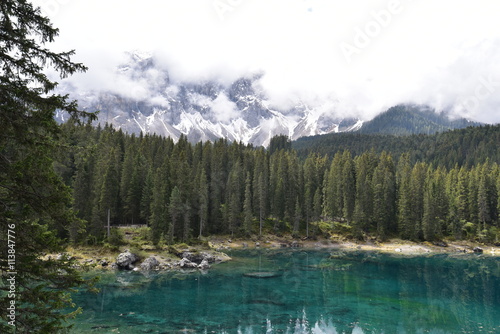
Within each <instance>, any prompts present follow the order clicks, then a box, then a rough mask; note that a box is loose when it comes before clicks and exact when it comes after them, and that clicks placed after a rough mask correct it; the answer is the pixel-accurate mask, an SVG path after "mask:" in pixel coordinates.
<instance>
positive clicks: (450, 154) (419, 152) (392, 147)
mask: <svg viewBox="0 0 500 334" xmlns="http://www.w3.org/2000/svg"><path fill="white" fill-rule="evenodd" d="M499 143H500V125H482V126H470V127H467V128H464V129H456V130H450V131H445V132H439V133H436V134H433V135H425V134H414V135H409V136H395V135H387V134H385V135H381V134H362V133H333V134H328V135H322V136H313V137H304V138H300V139H298V140H297V141H295V142H293V148H294V149H296V150H297V152H298V155H299V157H300V158H305V157H307V156H308V155H309V154H310V153H318V154H321V155H325V154H327V155H328V156H330V157H333V156H334V155H335V153H337V152H342V151H345V150H348V151H350V152H351V153H352V154H353V155H356V156H357V155H360V154H362V153H364V152H366V151H370V150H372V149H373V150H374V151H375V152H376V153H382V152H388V153H391V155H392V156H393V157H395V158H397V157H399V156H401V155H402V154H403V153H409V154H410V159H411V161H425V162H428V163H432V164H433V165H435V166H438V165H439V166H443V167H446V168H448V169H450V168H453V167H454V166H455V165H458V166H466V167H472V166H475V165H477V164H480V163H484V162H486V160H487V159H489V160H490V161H492V162H493V161H495V162H497V163H500V150H499V149H498V145H499Z"/></svg>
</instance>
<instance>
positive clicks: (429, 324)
mask: <svg viewBox="0 0 500 334" xmlns="http://www.w3.org/2000/svg"><path fill="white" fill-rule="evenodd" d="M228 254H229V255H230V256H231V257H232V258H233V260H232V261H229V262H227V263H221V264H218V265H213V266H212V268H211V269H210V270H208V271H207V272H200V271H198V270H197V271H193V272H187V271H186V272H174V271H172V272H154V273H150V274H144V273H139V272H105V273H103V274H102V281H101V283H100V285H99V287H100V289H101V290H100V292H99V293H98V294H91V293H84V292H81V293H78V294H76V295H74V297H73V299H74V301H75V302H76V303H77V304H78V305H79V306H82V307H83V309H84V312H83V313H82V314H81V315H79V316H78V317H77V319H76V324H75V328H74V329H73V331H72V333H127V334H128V333H131V334H133V333H242V334H245V333H248V334H250V333H290V334H292V333H294V334H298V333H339V334H340V333H356V334H361V333H364V334H366V333H386V334H388V333H500V258H498V257H490V256H486V255H475V254H453V255H450V254H448V255H446V254H434V255H427V256H411V257H409V256H402V255H389V254H382V253H377V252H360V251H348V250H338V249H337V250H303V249H298V250H266V249H262V250H241V251H231V252H229V253H228Z"/></svg>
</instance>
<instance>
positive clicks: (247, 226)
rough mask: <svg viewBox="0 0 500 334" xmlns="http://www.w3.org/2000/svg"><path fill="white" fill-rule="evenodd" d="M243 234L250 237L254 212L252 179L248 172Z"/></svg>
mask: <svg viewBox="0 0 500 334" xmlns="http://www.w3.org/2000/svg"><path fill="white" fill-rule="evenodd" d="M243 216H244V218H243V233H244V234H245V235H250V233H251V231H252V222H253V210H252V179H251V177H250V172H247V177H246V179H245V198H244V201H243Z"/></svg>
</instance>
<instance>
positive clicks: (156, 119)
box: [57, 52, 362, 146]
mask: <svg viewBox="0 0 500 334" xmlns="http://www.w3.org/2000/svg"><path fill="white" fill-rule="evenodd" d="M259 79H260V76H259V75H256V76H253V77H246V78H240V79H238V80H236V81H234V82H233V83H231V84H229V85H228V84H225V85H224V84H221V83H219V82H216V81H199V82H172V80H171V79H170V76H169V73H168V71H167V70H165V69H163V68H161V67H159V66H157V64H156V62H155V60H154V58H153V57H152V56H151V54H148V53H143V52H132V53H130V54H129V60H128V62H126V63H125V64H123V65H122V66H120V67H119V68H118V69H117V71H116V82H114V83H113V85H111V86H110V88H109V89H104V90H88V91H82V90H78V89H76V88H75V87H73V86H71V85H69V84H66V85H64V84H63V85H61V86H62V88H61V90H62V91H63V92H64V93H69V94H70V95H71V97H72V98H74V99H76V100H78V102H79V105H80V107H81V108H83V109H85V110H88V111H94V110H99V111H100V114H99V121H98V122H100V123H103V124H104V123H110V124H112V125H113V126H114V127H116V128H121V129H123V130H124V131H127V132H129V133H140V132H143V133H156V134H158V135H162V136H169V137H171V138H172V139H173V140H174V141H176V140H178V139H179V137H180V136H181V135H182V134H184V135H185V136H187V138H188V140H189V141H191V142H197V141H207V140H210V141H214V140H216V139H218V138H227V139H228V140H229V141H241V142H243V143H245V144H253V145H255V146H260V145H262V146H268V145H269V142H270V140H271V138H272V137H273V136H275V135H280V134H284V135H287V136H289V137H290V138H291V139H298V138H300V137H303V136H311V135H317V134H325V133H330V132H344V131H354V130H356V129H358V128H359V127H360V126H361V125H362V121H361V120H359V119H344V118H339V117H336V114H337V112H338V110H337V108H338V104H337V102H336V101H334V100H331V101H330V100H328V101H326V102H325V101H322V102H321V103H317V104H313V105H306V104H304V103H298V104H297V106H295V107H292V108H287V109H282V108H279V107H276V106H273V105H272V104H271V103H270V102H269V101H268V100H267V98H266V95H265V92H264V91H262V89H260V88H258V87H259V85H258V81H259ZM57 117H58V119H59V120H61V121H63V120H64V115H63V114H60V115H58V116H57Z"/></svg>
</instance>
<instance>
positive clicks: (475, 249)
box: [472, 247, 483, 254]
mask: <svg viewBox="0 0 500 334" xmlns="http://www.w3.org/2000/svg"><path fill="white" fill-rule="evenodd" d="M472 251H473V252H474V253H477V254H482V253H483V249H482V248H481V247H474V249H473V250H472Z"/></svg>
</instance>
